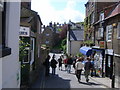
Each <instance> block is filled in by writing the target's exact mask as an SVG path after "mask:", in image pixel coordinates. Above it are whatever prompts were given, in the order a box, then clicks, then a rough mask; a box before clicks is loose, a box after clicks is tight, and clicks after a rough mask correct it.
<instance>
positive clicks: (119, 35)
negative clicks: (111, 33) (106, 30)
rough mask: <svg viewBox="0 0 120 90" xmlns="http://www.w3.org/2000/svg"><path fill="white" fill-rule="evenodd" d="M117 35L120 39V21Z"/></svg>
mask: <svg viewBox="0 0 120 90" xmlns="http://www.w3.org/2000/svg"><path fill="white" fill-rule="evenodd" d="M117 37H118V39H120V22H118V26H117Z"/></svg>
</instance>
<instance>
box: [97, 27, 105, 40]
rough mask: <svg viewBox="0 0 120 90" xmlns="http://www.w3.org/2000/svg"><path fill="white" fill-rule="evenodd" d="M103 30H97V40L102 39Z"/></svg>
mask: <svg viewBox="0 0 120 90" xmlns="http://www.w3.org/2000/svg"><path fill="white" fill-rule="evenodd" d="M103 33H104V30H103V28H98V38H103Z"/></svg>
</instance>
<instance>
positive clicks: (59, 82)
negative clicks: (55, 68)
mask: <svg viewBox="0 0 120 90" xmlns="http://www.w3.org/2000/svg"><path fill="white" fill-rule="evenodd" d="M70 81H71V80H69V79H63V78H62V77H59V75H52V74H50V76H49V77H46V79H45V86H44V87H45V88H70Z"/></svg>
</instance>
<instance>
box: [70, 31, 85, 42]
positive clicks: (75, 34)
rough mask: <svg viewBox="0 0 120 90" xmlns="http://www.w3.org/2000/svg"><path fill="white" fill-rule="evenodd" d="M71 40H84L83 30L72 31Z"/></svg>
mask: <svg viewBox="0 0 120 90" xmlns="http://www.w3.org/2000/svg"><path fill="white" fill-rule="evenodd" d="M70 40H74V41H81V40H84V31H83V30H70Z"/></svg>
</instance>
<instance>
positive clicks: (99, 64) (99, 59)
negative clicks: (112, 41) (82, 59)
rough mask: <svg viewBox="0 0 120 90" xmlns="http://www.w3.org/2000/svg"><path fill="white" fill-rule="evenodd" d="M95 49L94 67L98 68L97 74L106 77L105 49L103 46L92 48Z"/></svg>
mask: <svg viewBox="0 0 120 90" xmlns="http://www.w3.org/2000/svg"><path fill="white" fill-rule="evenodd" d="M92 51H93V54H94V55H93V58H94V68H95V70H96V75H97V76H99V77H104V74H105V71H104V68H105V67H104V62H105V60H104V57H105V50H104V49H101V48H95V47H93V48H92Z"/></svg>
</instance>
